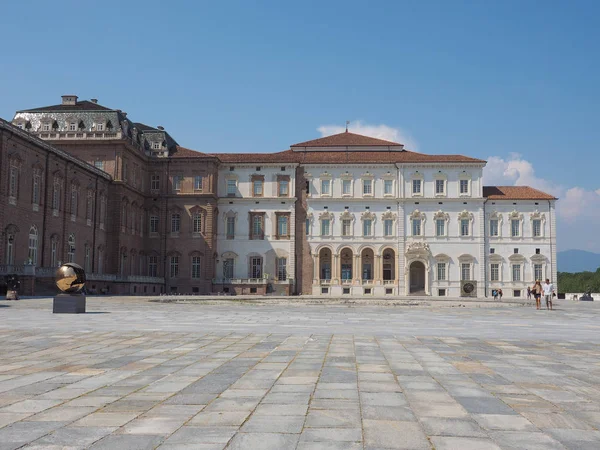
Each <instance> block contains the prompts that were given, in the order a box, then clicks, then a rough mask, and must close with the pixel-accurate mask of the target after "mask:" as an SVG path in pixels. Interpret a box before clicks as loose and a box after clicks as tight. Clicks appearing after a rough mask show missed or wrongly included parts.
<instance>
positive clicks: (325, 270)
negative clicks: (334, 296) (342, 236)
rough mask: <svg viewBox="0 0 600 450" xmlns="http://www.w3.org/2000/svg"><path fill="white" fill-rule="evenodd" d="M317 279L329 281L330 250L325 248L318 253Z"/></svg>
mask: <svg viewBox="0 0 600 450" xmlns="http://www.w3.org/2000/svg"><path fill="white" fill-rule="evenodd" d="M319 266H320V267H319V278H320V279H321V280H327V281H331V250H330V249H328V248H327V247H325V248H322V249H321V251H320V252H319Z"/></svg>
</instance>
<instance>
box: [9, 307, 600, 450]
mask: <svg viewBox="0 0 600 450" xmlns="http://www.w3.org/2000/svg"><path fill="white" fill-rule="evenodd" d="M557 306H558V308H557V310H556V311H552V312H549V311H536V310H535V309H533V308H530V307H529V308H527V307H521V306H501V307H493V308H490V307H486V308H478V307H476V305H467V306H466V307H453V308H450V307H444V305H441V306H435V305H434V306H431V307H419V308H414V307H406V306H398V307H373V306H356V307H347V306H333V305H329V306H308V305H304V306H286V305H268V306H260V305H231V304H217V305H205V304H163V303H154V302H148V301H145V300H142V299H132V298H108V299H101V298H93V297H92V298H88V311H89V313H88V314H85V315H53V314H52V313H51V309H52V302H51V299H32V300H22V301H19V302H6V301H1V302H0V449H1V450H4V449H16V448H26V449H51V450H53V449H76V448H77V449H78V448H92V449H154V448H160V449H161V450H167V449H173V450H174V449H198V450H209V449H210V450H212V449H219V450H220V449H225V448H226V449H244V450H252V449H273V450H286V449H296V450H313V449H319V450H320V449H323V450H327V449H343V450H354V449H436V450H444V449H457V450H469V449H477V450H485V449H564V448H570V449H598V448H600V431H599V430H600V320H599V319H600V305H599V304H598V302H595V303H571V302H565V301H561V302H559V303H558V305H557Z"/></svg>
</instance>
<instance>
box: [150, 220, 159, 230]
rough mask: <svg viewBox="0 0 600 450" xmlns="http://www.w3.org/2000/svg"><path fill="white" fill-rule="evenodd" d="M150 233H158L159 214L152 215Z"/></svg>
mask: <svg viewBox="0 0 600 450" xmlns="http://www.w3.org/2000/svg"><path fill="white" fill-rule="evenodd" d="M150 233H158V216H150Z"/></svg>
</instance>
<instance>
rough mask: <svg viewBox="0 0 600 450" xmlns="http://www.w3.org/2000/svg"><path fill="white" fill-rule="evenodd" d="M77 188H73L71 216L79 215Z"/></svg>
mask: <svg viewBox="0 0 600 450" xmlns="http://www.w3.org/2000/svg"><path fill="white" fill-rule="evenodd" d="M77 203H78V202H77V187H76V186H71V216H76V215H77Z"/></svg>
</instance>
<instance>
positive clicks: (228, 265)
mask: <svg viewBox="0 0 600 450" xmlns="http://www.w3.org/2000/svg"><path fill="white" fill-rule="evenodd" d="M233 268H234V260H233V258H227V259H226V260H225V261H223V278H225V279H226V280H231V279H232V278H233Z"/></svg>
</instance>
